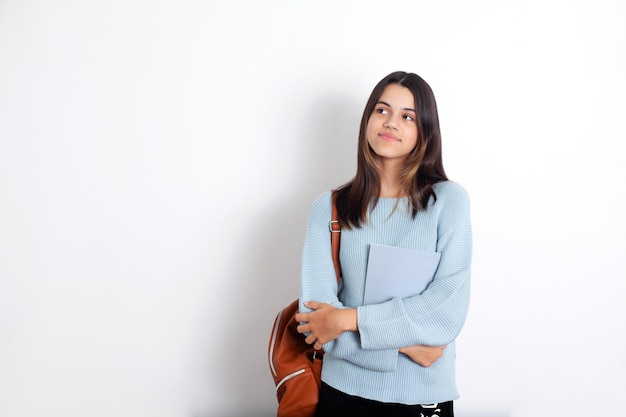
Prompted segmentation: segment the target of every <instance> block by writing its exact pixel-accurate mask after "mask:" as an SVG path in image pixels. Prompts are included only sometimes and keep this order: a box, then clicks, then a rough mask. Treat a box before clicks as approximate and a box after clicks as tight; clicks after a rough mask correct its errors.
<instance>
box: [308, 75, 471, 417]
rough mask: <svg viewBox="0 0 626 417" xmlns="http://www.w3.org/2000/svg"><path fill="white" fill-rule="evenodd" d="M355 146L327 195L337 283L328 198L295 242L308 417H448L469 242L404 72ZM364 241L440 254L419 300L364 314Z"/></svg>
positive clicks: (432, 134)
mask: <svg viewBox="0 0 626 417" xmlns="http://www.w3.org/2000/svg"><path fill="white" fill-rule="evenodd" d="M358 147H359V148H358V166H357V172H356V175H355V177H354V179H353V180H352V181H350V182H349V183H347V184H345V185H343V186H342V187H340V188H339V189H338V191H337V193H336V204H337V209H338V216H339V221H340V223H341V227H342V231H341V246H340V248H341V249H340V260H341V271H342V279H341V282H340V284H337V281H336V278H335V273H334V269H333V262H332V257H331V250H330V239H329V220H330V218H331V198H332V197H331V192H330V191H329V192H326V193H324V194H322V195H321V196H319V197H318V198H317V199H316V200H315V202H314V203H313V206H312V208H311V212H310V217H309V222H308V226H307V232H306V238H305V243H304V251H303V265H302V281H301V293H300V300H301V301H300V303H301V304H300V312H301V313H300V314H298V315H297V316H296V320H298V321H299V322H301V323H302V324H300V325H299V326H298V331H299V332H300V333H304V334H305V335H306V342H307V343H309V344H313V345H314V346H315V347H316V348H322V347H323V348H324V351H325V355H324V362H323V367H322V389H321V392H320V401H319V404H318V409H317V416H318V417H325V416H338V415H346V416H347V415H350V416H386V415H388V416H394V417H401V416H430V415H436V416H440V417H447V416H453V410H452V401H453V400H455V399H457V398H458V393H457V390H456V386H455V378H454V375H455V370H454V361H455V356H456V353H455V347H454V340H455V338H456V337H457V335H458V334H459V331H460V330H461V327H462V326H463V323H464V321H465V317H466V313H467V308H468V302H469V290H470V263H471V254H472V236H471V226H470V214H469V200H468V196H467V193H466V192H465V190H464V189H463V188H462V187H461V186H460V185H458V184H456V183H453V182H450V181H448V179H447V177H446V174H445V172H444V169H443V163H442V158H441V137H440V131H439V119H438V115H437V106H436V103H435V98H434V95H433V92H432V90H431V88H430V86H429V85H428V84H427V83H426V82H425V81H424V80H423V79H422V78H420V77H419V76H418V75H416V74H412V73H406V72H394V73H392V74H389V75H388V76H387V77H385V78H383V79H382V80H381V81H380V82H379V83H378V85H376V87H375V88H374V90H373V91H372V94H371V96H370V98H369V100H368V102H367V104H366V106H365V110H364V112H363V117H362V120H361V128H360V132H359V143H358ZM370 244H381V245H390V246H397V247H403V248H409V249H415V250H421V251H430V252H438V253H440V254H441V258H440V261H439V265H438V267H437V271H436V273H435V275H434V278H433V280H432V282H431V283H430V284H429V285H428V287H427V288H426V290H424V292H422V293H421V294H417V295H414V296H410V297H406V298H398V297H396V298H393V299H391V300H390V301H387V302H383V303H379V304H369V305H364V304H363V297H364V290H365V276H366V270H367V260H368V251H369V245H370Z"/></svg>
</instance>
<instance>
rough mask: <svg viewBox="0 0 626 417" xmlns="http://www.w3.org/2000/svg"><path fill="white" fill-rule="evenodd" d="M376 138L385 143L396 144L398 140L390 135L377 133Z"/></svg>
mask: <svg viewBox="0 0 626 417" xmlns="http://www.w3.org/2000/svg"><path fill="white" fill-rule="evenodd" d="M378 136H379V137H380V138H381V139H382V140H384V141H385V142H398V141H400V139H398V138H397V137H395V136H394V135H392V134H391V133H379V134H378Z"/></svg>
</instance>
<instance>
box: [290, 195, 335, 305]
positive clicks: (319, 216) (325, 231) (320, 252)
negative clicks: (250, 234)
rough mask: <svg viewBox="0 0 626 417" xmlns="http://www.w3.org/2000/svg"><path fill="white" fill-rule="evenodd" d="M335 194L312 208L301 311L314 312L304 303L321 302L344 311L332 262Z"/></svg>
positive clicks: (322, 199) (316, 201)
mask: <svg viewBox="0 0 626 417" xmlns="http://www.w3.org/2000/svg"><path fill="white" fill-rule="evenodd" d="M330 218H331V193H330V192H326V193H324V194H322V195H321V196H319V197H318V198H317V199H316V200H315V201H314V202H313V205H312V207H311V211H310V214H309V221H308V224H307V230H306V235H305V239H304V248H303V251H302V270H301V280H300V311H301V312H310V311H311V310H310V309H308V308H306V307H305V306H304V302H307V301H318V302H322V303H327V304H331V305H333V306H335V307H337V308H343V304H342V303H341V302H340V301H339V298H338V296H337V294H338V283H337V277H336V276H335V268H334V265H333V259H332V249H331V245H330V229H329V222H330Z"/></svg>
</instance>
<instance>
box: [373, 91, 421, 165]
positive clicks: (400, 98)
mask: <svg viewBox="0 0 626 417" xmlns="http://www.w3.org/2000/svg"><path fill="white" fill-rule="evenodd" d="M416 119H417V114H416V112H415V99H414V98H413V94H412V93H411V90H409V89H408V88H406V87H403V86H401V85H399V84H389V85H388V86H387V87H385V89H384V90H383V93H382V95H381V96H380V99H379V100H378V102H377V103H376V106H375V107H374V111H373V112H372V115H371V116H370V118H369V120H368V122H367V142H368V143H369V145H370V146H371V147H372V149H373V150H374V152H375V153H376V155H378V156H379V157H380V158H382V159H383V160H399V161H401V160H403V159H404V158H406V156H407V155H408V154H409V153H411V151H412V150H413V148H415V146H416V145H417V122H416Z"/></svg>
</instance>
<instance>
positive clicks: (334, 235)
mask: <svg viewBox="0 0 626 417" xmlns="http://www.w3.org/2000/svg"><path fill="white" fill-rule="evenodd" d="M336 200H337V191H335V190H333V195H332V201H333V203H332V204H333V207H332V214H331V220H330V224H329V229H330V244H331V248H332V252H333V264H334V265H335V275H336V276H337V282H339V279H340V278H341V264H340V263H339V243H340V238H341V224H340V223H339V216H338V215H337V203H336Z"/></svg>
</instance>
